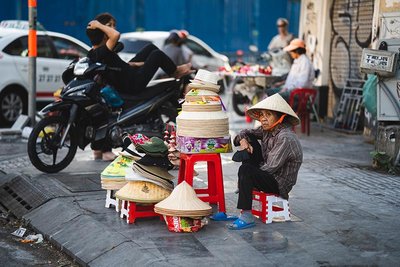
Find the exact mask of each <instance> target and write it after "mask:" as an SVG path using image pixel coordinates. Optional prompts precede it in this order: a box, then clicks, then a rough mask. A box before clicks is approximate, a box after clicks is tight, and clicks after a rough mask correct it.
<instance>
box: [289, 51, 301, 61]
mask: <svg viewBox="0 0 400 267" xmlns="http://www.w3.org/2000/svg"><path fill="white" fill-rule="evenodd" d="M289 54H290V56H291V57H292V58H293V59H296V58H298V57H299V54H297V53H296V52H295V51H294V50H293V51H290V52H289Z"/></svg>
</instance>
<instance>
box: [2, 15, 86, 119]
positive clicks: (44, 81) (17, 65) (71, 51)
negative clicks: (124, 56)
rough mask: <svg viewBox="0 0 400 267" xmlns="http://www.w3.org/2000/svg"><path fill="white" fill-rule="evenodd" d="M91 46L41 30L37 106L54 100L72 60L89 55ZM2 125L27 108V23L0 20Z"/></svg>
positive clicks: (65, 36) (37, 70)
mask: <svg viewBox="0 0 400 267" xmlns="http://www.w3.org/2000/svg"><path fill="white" fill-rule="evenodd" d="M89 49H90V47H89V46H88V45H86V44H85V43H83V42H81V41H79V40H77V39H75V38H73V37H71V36H68V35H65V34H61V33H56V32H50V31H38V32H37V60H36V65H37V67H36V73H37V76H36V77H37V78H36V101H37V105H38V107H40V106H41V105H43V104H44V103H46V102H50V101H52V100H53V93H54V91H56V90H57V88H59V87H61V86H62V85H63V82H62V79H61V74H62V73H63V71H64V70H65V68H66V67H67V66H68V65H69V63H70V62H71V61H72V60H73V59H75V58H77V57H83V56H86V54H87V52H88V51H89ZM0 73H1V75H0V125H1V126H9V125H11V124H12V123H13V122H14V121H15V120H16V119H17V118H18V116H19V115H20V114H21V113H24V114H26V113H27V110H28V91H29V86H28V84H29V81H28V24H27V22H26V21H22V22H21V21H2V22H1V23H0Z"/></svg>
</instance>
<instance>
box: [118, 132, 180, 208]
mask: <svg viewBox="0 0 400 267" xmlns="http://www.w3.org/2000/svg"><path fill="white" fill-rule="evenodd" d="M128 138H129V140H130V141H131V142H132V143H131V144H130V145H129V146H128V149H126V150H125V152H127V153H130V154H131V155H132V154H134V155H140V156H142V157H141V158H139V159H137V160H136V161H135V162H133V164H132V165H131V168H130V169H129V170H126V173H125V179H126V180H127V181H128V183H127V184H126V185H125V186H124V187H123V188H121V189H120V190H119V191H118V192H117V193H116V196H117V198H119V199H122V200H129V201H134V202H137V203H157V202H159V201H161V200H163V199H164V198H166V197H167V196H168V195H169V194H170V192H171V191H172V189H173V188H174V184H173V182H172V180H173V179H174V178H175V177H174V176H172V175H171V174H170V173H169V172H168V169H170V167H171V166H172V164H171V163H170V162H169V161H168V158H167V155H166V153H167V152H168V148H167V146H166V145H165V144H164V141H162V140H161V139H160V138H157V137H152V138H148V137H146V136H144V135H142V134H136V135H133V136H129V137H128ZM124 143H125V140H124ZM125 145H126V144H125Z"/></svg>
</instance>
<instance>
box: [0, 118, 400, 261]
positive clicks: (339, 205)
mask: <svg viewBox="0 0 400 267" xmlns="http://www.w3.org/2000/svg"><path fill="white" fill-rule="evenodd" d="M230 125H231V134H232V135H234V134H235V133H237V132H238V131H239V130H240V129H242V128H244V127H251V126H252V125H251V124H246V123H245V121H244V118H241V117H238V116H236V115H234V114H230ZM297 131H299V129H298V130H297ZM299 137H300V141H301V144H302V146H303V151H304V162H303V164H302V166H301V169H300V171H299V175H298V181H297V184H296V185H295V186H294V188H293V190H292V191H291V193H290V200H289V202H290V209H291V213H292V221H291V222H274V223H272V224H263V223H261V222H260V221H257V224H256V227H254V228H250V229H245V230H242V231H231V230H228V229H227V228H226V227H225V222H214V221H210V222H209V224H208V225H206V226H205V227H204V228H203V229H202V230H201V231H199V232H197V233H185V234H181V233H171V232H168V230H167V228H166V225H165V223H163V222H162V221H160V220H159V219H157V218H142V219H137V221H136V223H135V224H131V225H129V224H127V223H126V221H125V220H122V219H120V218H119V214H118V213H117V212H115V210H114V209H107V208H105V207H104V204H105V191H104V190H102V189H101V187H100V172H101V171H102V170H103V169H104V168H105V167H106V166H107V164H108V163H106V162H102V161H94V160H93V157H92V155H91V151H90V149H86V150H85V151H79V152H78V154H77V156H76V158H75V159H74V161H73V162H72V164H71V165H70V166H69V167H67V168H66V169H65V170H63V171H62V172H60V173H57V174H44V173H41V172H39V171H37V170H35V169H34V168H33V167H32V166H31V164H30V162H29V159H28V157H27V154H26V144H25V143H24V141H23V140H13V141H10V142H7V141H1V143H0V145H1V148H2V149H0V170H1V171H2V172H4V173H6V174H7V173H8V174H9V175H10V174H17V175H21V176H23V177H24V178H25V179H27V180H28V181H30V182H31V183H32V184H33V185H35V187H36V188H39V189H40V192H41V193H42V194H44V195H46V196H47V199H48V200H47V201H46V202H45V203H43V204H42V205H40V206H38V207H37V208H34V209H31V210H30V211H29V212H27V213H26V214H25V215H24V218H25V220H27V221H28V222H29V223H30V225H31V226H32V227H33V229H35V230H36V231H38V232H40V233H42V234H43V235H44V236H45V238H47V239H48V240H50V242H51V243H53V244H54V245H56V246H57V247H58V248H60V249H61V250H62V251H64V252H65V253H67V254H68V255H70V256H71V257H72V258H73V259H74V260H75V261H76V262H77V263H79V264H81V265H88V266H170V265H177V266H187V265H192V266H206V265H210V266H211V265H212V266H230V265H237V266H260V265H262V266H398V262H399V261H400V234H399V229H400V222H399V220H398V218H399V215H400V209H399V207H400V201H399V197H400V177H396V176H391V175H387V174H384V173H380V172H376V171H374V170H372V169H371V168H370V166H371V158H370V155H369V152H371V151H372V150H373V146H372V145H370V144H368V143H366V142H364V138H363V137H362V136H361V135H349V134H344V133H338V132H334V131H331V130H329V129H328V128H323V129H322V131H321V129H320V128H319V127H317V125H313V127H312V130H311V135H310V136H306V135H303V134H300V133H299ZM231 156H232V154H222V158H223V173H224V186H225V198H226V202H227V210H228V213H231V214H234V213H237V210H236V208H235V207H236V201H237V195H236V194H235V193H234V191H235V189H236V180H237V170H238V168H239V164H238V163H235V162H233V161H232V160H231ZM196 170H197V171H198V172H199V173H200V174H199V176H198V177H196V179H195V187H196V186H201V185H202V184H204V183H205V181H206V166H205V164H198V165H196ZM171 173H172V174H174V175H175V176H176V175H177V172H176V171H175V172H171ZM3 176H4V175H3ZM0 177H1V175H0ZM0 180H1V179H0Z"/></svg>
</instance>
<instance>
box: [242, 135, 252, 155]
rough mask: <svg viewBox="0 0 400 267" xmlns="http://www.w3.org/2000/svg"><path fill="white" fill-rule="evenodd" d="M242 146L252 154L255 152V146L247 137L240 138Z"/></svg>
mask: <svg viewBox="0 0 400 267" xmlns="http://www.w3.org/2000/svg"><path fill="white" fill-rule="evenodd" d="M240 148H241V149H242V150H247V152H249V153H250V154H253V147H252V146H251V145H250V143H249V142H248V141H247V140H246V139H244V138H243V139H241V140H240Z"/></svg>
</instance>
